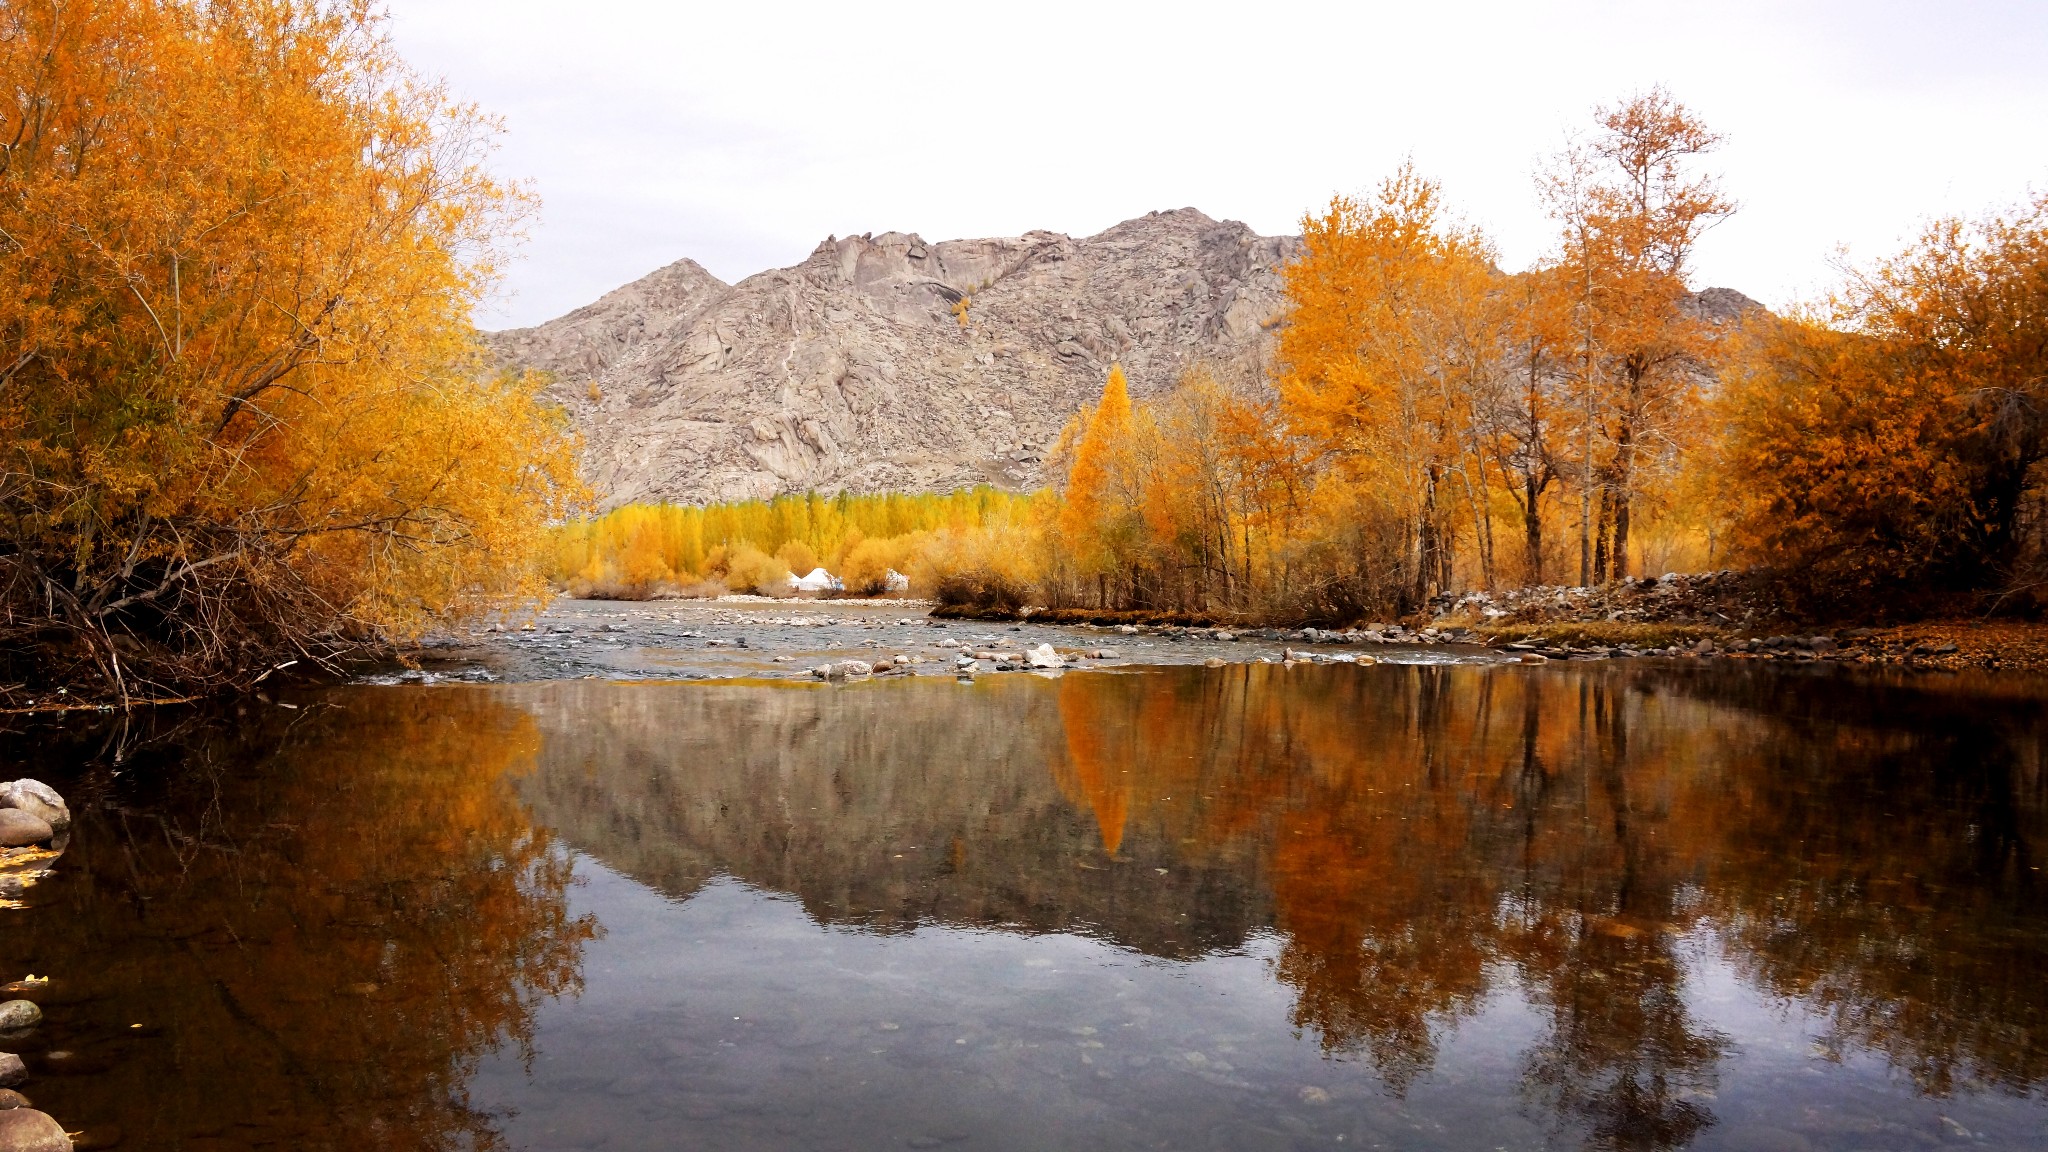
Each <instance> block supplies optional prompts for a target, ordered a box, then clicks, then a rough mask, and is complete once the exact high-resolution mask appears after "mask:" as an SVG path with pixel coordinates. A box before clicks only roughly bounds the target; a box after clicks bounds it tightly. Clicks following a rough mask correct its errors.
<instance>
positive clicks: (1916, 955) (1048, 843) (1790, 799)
mask: <svg viewBox="0 0 2048 1152" xmlns="http://www.w3.org/2000/svg"><path fill="white" fill-rule="evenodd" d="M2037 703H2038V702H2037V701H2035V700H2031V699H2024V698H2023V699H2012V698H2009V696H2008V697H2004V698H2002V697H2001V696H2000V695H1999V694H1998V693H1997V692H1992V693H1988V694H1987V693H1985V692H1983V691H1980V690H1978V689H1977V688H1974V687H1972V686H1969V685H1960V684H1953V683H1943V682H1935V681H1920V682H1915V683H1911V684H1907V683H1903V682H1887V681H1866V682H1856V683H1851V682H1848V681H1846V680H1844V679H1842V678H1823V677H1820V676H1811V677H1801V676H1776V677H1768V678H1763V677H1756V676H1753V675H1743V674H1739V673H1735V672H1730V673H1725V674H1724V673H1721V672H1718V671H1716V670H1711V669H1709V670H1702V669H1697V668H1688V669H1657V668H1649V667H1643V666H1634V667H1609V668H1595V669H1590V670H1582V669H1571V670H1569V671H1563V670H1544V671H1542V672H1540V673H1527V672H1523V671H1521V670H1509V671H1505V672H1503V671H1501V670H1486V669H1470V668H1419V667H1409V668H1390V667H1381V668H1376V669H1369V670H1368V669H1349V668H1331V669H1296V670H1293V671H1291V672H1290V671H1282V670H1280V669H1277V668H1262V667H1256V666H1254V667H1239V668H1234V669H1230V670H1227V671H1226V672H1224V673H1221V674H1218V673H1213V672H1203V671H1201V670H1189V671H1180V672H1166V673H1152V674H1145V675H1090V676H1075V675H1070V676H1067V677H1065V678H1064V679H1062V680H1060V681H1058V682H1057V683H1045V682H1042V681H1035V680H1017V679H1010V680H997V681H993V682H986V683H982V684H977V685H975V686H973V687H971V688H970V687H959V686H954V685H946V684H914V685H875V686H872V687H871V688H867V689H854V690H838V691H807V690H784V691H763V690H759V689H750V688H720V687H696V688H688V689H676V690H661V689H654V688H646V689H641V690H638V691H633V692H624V693H621V692H618V691H616V690H613V689H610V688H606V687H602V686H591V687H571V688H566V689H549V690H546V691H544V692H535V693H532V694H530V696H529V698H528V699H527V704H528V706H529V707H531V708H532V709H533V710H534V711H535V713H536V715H537V716H539V718H540V722H541V726H542V729H543V732H544V733H545V738H544V739H545V743H544V751H543V753H542V755H541V758H540V763H541V770H540V771H539V772H538V773H537V774H536V775H535V776H534V777H533V778H531V779H530V780H527V781H526V782H524V783H523V784H522V787H523V788H524V789H525V794H526V795H527V796H528V798H529V799H530V801H531V802H532V803H533V804H534V807H535V811H536V813H537V815H538V817H539V818H540V819H541V820H542V821H544V822H547V823H550V824H552V825H554V826H556V827H559V828H561V829H562V830H563V831H564V833H565V834H566V835H568V836H569V837H570V838H571V839H572V840H573V841H574V842H576V843H577V844H578V845H579V846H581V847H583V848H585V849H586V850H588V851H590V852H592V853H593V854H595V855H596V856H598V857H599V858H601V859H603V860H605V861H606V862H608V863H609V864H611V865H612V866H614V867H616V868H618V869H620V870H621V871H623V872H625V873H627V874H629V875H634V876H638V877H641V878H643V879H645V880H646V881H648V882H649V883H653V884H655V885H657V886H659V887H661V888H662V889H663V890H664V891H667V892H670V893H671V894H674V895H678V896H686V895H688V894H689V893H690V892H692V891H695V890H696V888H697V886H699V885H702V884H703V883H704V882H706V880H708V879H709V878H711V877H713V876H716V875H732V876H734V877H737V878H739V879H741V880H743V881H745V882H747V883H750V884H753V885H756V886H759V887H761V888H764V889H769V890H775V891H782V892H788V893H791V894H793V895H795V896H796V897H797V898H799V899H800V900H801V901H802V903H803V905H804V907H805V909H806V910H807V911H808V912H809V913H810V914H811V915H812V916H813V917H814V918H816V919H817V920H819V921H820V922H823V923H827V924H846V925H856V926H861V927H864V928H866V929H869V930H873V931H880V932H900V931H906V930H910V929H913V928H915V927H916V926H918V925H921V924H926V923H934V922H936V923H944V924H952V925H991V924H1000V925H1006V926H1009V927H1010V928H1012V929H1014V930H1019V931H1025V932H1045V931H1068V930H1077V929H1079V930H1086V931H1089V932H1092V933H1094V934H1097V935H1099V936H1100V937H1102V938H1104V939H1106V940H1109V941H1112V942H1114V943H1116V944H1118V945H1120V946H1123V947H1127V948H1132V949H1136V950H1138V951H1140V952H1143V953H1147V954H1151V955H1155V956H1160V957H1167V958H1187V957H1191V956H1194V955H1199V954H1203V953H1207V952H1214V951H1217V950H1226V949H1231V948H1236V947H1239V946H1242V945H1244V944H1245V942H1246V941H1247V940H1250V939H1253V938H1254V937H1256V936H1257V935H1258V934H1260V933H1265V932H1270V933H1272V934H1273V935H1274V937H1275V939H1276V940H1277V942H1278V951H1277V955H1275V956H1274V957H1273V959H1272V962H1271V973H1272V976H1273V978H1275V979H1276V980H1278V981H1279V982H1280V983H1281V984H1283V985H1285V986H1286V987H1287V988H1289V989H1290V990H1291V991H1292V995H1293V1008H1292V1021H1293V1023H1294V1025H1295V1026H1296V1027H1297V1028H1298V1029H1299V1030H1300V1031H1301V1032H1302V1033H1303V1034H1304V1035H1305V1036H1306V1037H1310V1038H1312V1039H1313V1040H1314V1041H1315V1042H1316V1043H1317V1044H1318V1045H1320V1047H1321V1048H1322V1050H1323V1051H1324V1052H1325V1053H1326V1054H1327V1055H1328V1056H1330V1057H1333V1058H1337V1059H1359V1060H1363V1061H1365V1062H1368V1063H1369V1064H1370V1066H1371V1067H1372V1068H1373V1069H1374V1070H1375V1072H1376V1073H1377V1075H1378V1077H1379V1078H1380V1080H1381V1081H1382V1082H1383V1084H1384V1085H1385V1087H1386V1088H1387V1089H1388V1090H1390V1091H1391V1092H1393V1093H1394V1094H1396V1095H1397V1096H1398V1095H1399V1094H1401V1093H1403V1092H1405V1091H1407V1090H1408V1088H1409V1086H1410V1085H1412V1084H1413V1083H1414V1082H1415V1081H1416V1080H1417V1078H1418V1077H1422V1076H1425V1075H1427V1074H1429V1073H1430V1072H1431V1071H1432V1069H1433V1068H1434V1067H1435V1066H1436V1063H1437V1060H1438V1049H1439V1046H1440V1045H1441V1043H1442V1042H1443V1041H1444V1038H1445V1037H1446V1036H1448V1035H1450V1034H1452V1033H1453V1032H1454V1031H1455V1030H1456V1029H1457V1027H1458V1025H1459V1024H1460V1022H1461V1021H1463V1020H1466V1019H1468V1018H1469V1017H1471V1016H1473V1015H1474V1014H1476V1013H1478V1012H1480V1011H1481V1010H1482V1008H1483V1007H1484V1006H1485V1005H1487V1004H1488V1003H1489V998H1490V997H1493V996H1495V995H1496V994H1497V993H1498V992H1500V991H1501V990H1503V989H1513V990H1515V991H1516V992H1517V993H1518V994H1519V995H1521V996H1522V997H1524V998H1525V999H1526V1001H1527V1002H1528V1003H1529V1004H1530V1006H1531V1007H1532V1008H1533V1009H1534V1010H1535V1011H1536V1012H1537V1013H1538V1016H1539V1018H1540V1019H1541V1021H1542V1023H1543V1032H1542V1034H1541V1035H1540V1037H1538V1038H1537V1039H1536V1041H1535V1042H1534V1043H1533V1044H1530V1045H1528V1046H1527V1048H1526V1050H1525V1051H1523V1053H1522V1056H1521V1060H1522V1074H1521V1082H1522V1089H1521V1091H1522V1095H1523V1097H1524V1099H1525V1102H1526V1104H1527V1105H1528V1106H1529V1107H1531V1108H1533V1109H1535V1110H1536V1112H1537V1113H1538V1114H1540V1115H1543V1116H1547V1117H1549V1125H1550V1127H1551V1129H1552V1136H1553V1138H1555V1139H1559V1140H1562V1141H1564V1142H1566V1143H1572V1142H1578V1141H1583V1142H1584V1143H1586V1144H1588V1145H1589V1146H1593V1147H1600V1148H1616V1149H1624V1148H1625V1149H1635V1148H1675V1147H1680V1146H1683V1145H1686V1144H1688V1143H1692V1142H1695V1141H1698V1140H1700V1139H1702V1138H1703V1134H1705V1133H1706V1132H1708V1130H1709V1129H1710V1128H1711V1126H1712V1125H1714V1124H1715V1122H1716V1114H1715V1111H1714V1106H1713V1101H1714V1099H1715V1097H1716V1094H1717V1088H1718V1086H1719V1082H1720V1077H1721V1074H1722V1071H1723V1069H1724V1068H1726V1067H1728V1066H1729V1064H1730V1061H1733V1060H1739V1059H1740V1058H1741V1053H1740V1052H1739V1050H1738V1048H1737V1046H1736V1045H1734V1044H1733V1043H1732V1042H1731V1040H1730V1039H1729V1037H1728V1036H1727V1035H1726V1034H1724V1032H1723V1031H1721V1030H1720V1029H1718V1028H1717V1027H1716V1026H1715V1025H1714V1024H1712V1023H1711V1022H1709V1021H1708V1020H1706V1019H1703V1018H1702V1017H1701V1015H1700V1013H1699V1012H1698V1010H1697V1008H1696V1006H1695V1000H1696V998H1697V997H1696V994H1695V990H1694V989H1691V988H1689V986H1688V981H1689V978H1690V977H1691V975H1692V974H1693V973H1694V972H1695V971H1696V970H1697V969H1698V967H1699V964H1698V958H1697V957H1696V956H1694V955H1693V953H1694V952H1696V951H1697V950H1698V949H1699V948H1700V947H1701V946H1702V942H1703V941H1711V942H1713V944H1714V946H1715V947H1716V948H1717V949H1718V950H1719V951H1720V953H1721V954H1722V955H1723V956H1724V957H1725V958H1726V959H1727V960H1729V961H1731V962H1732V963H1733V964H1734V966H1735V968H1736V969H1737V970H1738V971H1739V972H1740V973H1741V974H1742V975H1743V976H1744V977H1745V978H1746V979H1748V980H1750V981H1752V982H1754V983H1755V984H1756V985H1758V986H1760V987H1761V988H1762V989H1765V990H1767V991H1768V992H1769V993H1770V994H1772V995H1775V996H1780V997H1784V998H1786V999H1796V1000H1798V1001H1801V1002H1804V1003H1805V1004H1806V1005H1807V1006H1808V1008H1809V1010H1813V1011H1818V1012H1820V1013H1823V1014H1824V1015H1825V1017H1826V1019H1827V1020H1828V1021H1829V1022H1830V1025H1829V1028H1828V1031H1827V1033H1826V1035H1825V1036H1823V1037H1822V1038H1821V1039H1822V1041H1823V1043H1824V1044H1825V1045H1827V1046H1828V1047H1829V1051H1830V1054H1831V1055H1832V1056H1833V1057H1834V1058H1837V1059H1839V1058H1840V1057H1841V1054H1842V1053H1843V1052H1847V1051H1851V1050H1855V1051H1863V1052H1873V1053H1877V1054H1881V1055H1882V1056H1883V1058H1884V1059H1886V1060H1888V1061H1890V1062H1891V1064H1892V1065H1893V1066H1894V1067H1895V1068H1897V1069H1898V1070H1901V1071H1903V1072H1905V1073H1907V1074H1908V1075H1909V1076H1910V1077H1911V1079H1912V1081H1913V1082H1914V1083H1915V1084H1916V1085H1917V1086H1918V1088H1919V1090H1920V1091H1922V1092H1925V1093H1931V1094H1936V1095H1945V1094H1948V1093H1952V1092H1955V1091H1957V1090H1958V1089H1962V1088H1970V1089H1980V1088H1988V1089H1996V1090H2001V1091H2006V1092H2017V1093H2022V1094H2025V1093H2031V1092H2034V1091H2036V1090H2038V1089H2039V1088H2041V1087H2043V1086H2044V1085H2048V1065H2044V1057H2048V1030H2044V1029H2043V1027H2042V1015H2043V1009H2044V1005H2048V984H2044V982H2043V981H2042V980H2041V978H2040V974H2041V973H2042V972H2044V971H2048V936H2044V928H2048V922H2044V916H2043V912H2042V909H2041V907H2040V903H2039V899H2038V898H2039V895H2040V879H2039V877H2040V874H2039V872H2038V871H2037V870H2036V867H2035V865H2034V864H2033V862H2032V861H2033V860H2034V859H2036V858H2037V857H2036V856H2035V855H2034V853H2035V852H2037V850H2038V849H2037V846H2038V845H2039V843H2040V841H2041V836H2042V833H2043V831H2044V827H2043V825H2044V813H2048V798H2044V794H2043V787H2044V784H2043V772H2042V766H2043V748H2044V734H2048V726H2044V724H2043V722H2042V721H2041V720H2040V719H2039V713H2038V710H2037Z"/></svg>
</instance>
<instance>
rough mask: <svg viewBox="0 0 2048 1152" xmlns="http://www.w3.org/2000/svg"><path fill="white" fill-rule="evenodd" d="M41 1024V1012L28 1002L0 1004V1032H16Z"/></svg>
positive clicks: (14, 1001) (15, 1001)
mask: <svg viewBox="0 0 2048 1152" xmlns="http://www.w3.org/2000/svg"><path fill="white" fill-rule="evenodd" d="M42 1022H43V1010H42V1009H41V1008H38V1007H36V1006H35V1003H34V1002H33V1001H30V1000H9V1001H7V1002H6V1003H4V1004H0V1032H16V1031H19V1030H21V1029H23V1028H33V1027H35V1026H36V1025H38V1024H41V1023H42Z"/></svg>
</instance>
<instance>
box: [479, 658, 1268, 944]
mask: <svg viewBox="0 0 2048 1152" xmlns="http://www.w3.org/2000/svg"><path fill="white" fill-rule="evenodd" d="M1049 687H1051V686H1050V685H1048V684H1046V683H1045V682H1044V681H1041V680H1037V679H1035V678H1001V679H991V680H984V681H981V682H979V683H976V684H975V685H973V686H971V687H969V686H962V685H957V684H954V683H951V682H947V681H933V680H919V681H913V682H898V683H892V684H872V685H866V686H857V687H853V688H849V689H825V688H822V687H821V688H809V687H781V688H765V687H721V686H716V685H646V686H635V687H631V688H621V687H618V686H612V685H603V684H577V683H570V684H565V685H551V686H547V687H545V688H540V689H534V690H531V691H529V692H528V698H529V703H528V706H529V707H530V708H531V709H532V710H533V712H534V714H535V715H536V716H537V718H538V719H539V722H540V726H541V730H542V732H543V735H544V739H543V744H542V751H541V755H540V757H539V764H540V768H539V770H538V771H537V772H536V773H534V774H533V775H532V776H531V777H529V778H526V779H523V780H522V781H521V782H520V785H519V787H520V789H521V793H522V795H524V796H525V798H526V799H527V801H528V802H529V803H530V804H531V805H532V806H533V809H534V814H535V818H536V819H537V820H538V821H539V822H541V823H543V824H546V825H548V826H549V827H551V828H554V829H555V830H557V831H558V832H560V833H561V834H562V835H563V836H565V837H566V838H567V839H568V840H569V841H570V842H572V843H574V844H576V845H578V846H579V847H581V848H583V849H584V850H585V851H588V852H590V853H591V854H592V855H594V856H596V857H598V858H599V859H601V860H603V861H604V862H605V863H606V864H607V865H609V866H611V867H613V868H614V869H616V870H618V871H620V872H623V873H625V874H627V875H630V876H634V877H636V878H638V879H640V880H642V881H644V882H646V883H648V884H650V885H652V886H654V887H655V888H657V889H659V890H661V891H662V892H664V893H666V894H668V895H671V896H678V897H681V896H688V895H690V894H691V893H693V892H695V891H696V890H697V888H698V887H699V886H700V885H701V884H703V883H704V882H705V881H706V880H708V879H710V878H711V877H712V876H713V875H716V874H720V873H725V874H730V875H732V876H735V877H737V878H739V879H742V880H745V881H747V882H748V883H751V884H755V885H758V886H760V887H764V888H772V889H777V890H780V891H784V892H788V893H791V894H792V895H795V896H797V897H798V898H799V899H801V900H802V901H803V903H804V906H805V908H806V909H807V910H808V911H809V912H810V913H811V915H812V916H814V917H816V918H817V919H818V920H820V921H823V922H827V923H851V924H857V925H861V926H865V927H868V928H871V929H875V930H880V931H894V930H902V929H909V928H913V927H915V926H916V925H917V924H919V923H921V922H924V921H927V920H939V921H944V922H947V923H953V924H963V925H1014V926H1017V927H1021V928H1024V929H1026V930H1030V931H1066V930H1093V931H1098V932H1100V933H1101V934H1103V935H1106V936H1108V937H1109V938H1111V939H1113V940H1115V941H1117V942H1118V943H1122V944H1125V945H1127V946H1129V947H1132V948H1136V949H1139V950H1141V951H1145V952H1149V953H1153V954H1155V955H1161V956H1189V955H1197V954H1200V953H1202V952H1205V951H1208V950H1210V949H1213V948H1218V947H1231V946H1235V945H1236V944H1238V943H1240V942H1242V941H1243V939H1244V937H1245V935H1246V934H1247V933H1248V932H1249V931H1251V930H1252V929H1254V928H1257V927H1259V926H1262V925H1264V924H1266V923H1267V922H1269V920H1270V914H1269V913H1268V911H1267V910H1266V906H1265V903H1264V900H1263V897H1262V896H1261V895H1260V894H1261V893H1262V892H1263V891H1264V887H1263V886H1262V885H1260V884H1258V883H1256V880H1257V875H1258V874H1257V870H1256V861H1255V860H1254V859H1251V858H1248V857H1247V858H1240V857H1237V856H1234V855H1224V856H1219V857H1215V858H1204V857H1196V858H1192V859H1183V854H1182V852H1181V846H1180V845H1178V844H1175V843H1173V842H1171V840H1170V839H1169V836H1170V833H1171V831H1172V830H1171V829H1169V828H1167V827H1165V826H1163V825H1161V824H1158V823H1152V824H1147V825H1141V826H1134V827H1133V828H1132V829H1131V830H1130V832H1129V833H1128V834H1118V833H1107V835H1109V836H1110V837H1111V839H1112V842H1113V843H1114V850H1113V851H1110V852H1105V851H1104V847H1103V845H1104V837H1105V835H1106V832H1105V829H1104V828H1103V827H1101V826H1099V825H1098V824H1097V822H1096V820H1095V818H1094V815H1093V813H1092V812H1091V811H1090V810H1089V808H1088V807H1087V804H1086V802H1085V801H1082V802H1081V803H1076V802H1075V801H1076V799H1079V798H1078V797H1072V796H1070V794H1069V793H1068V792H1063V791H1062V786H1061V785H1062V781H1063V780H1064V779H1065V778H1066V776H1065V773H1064V772H1063V768H1062V766H1063V764H1064V763H1065V761H1064V758H1063V757H1064V752H1063V749H1062V745H1061V742H1060V731H1061V726H1060V721H1059V705H1058V703H1057V700H1056V697H1055V695H1054V694H1053V693H1051V692H1048V691H1046V690H1045V689H1047V688H1049ZM1160 795H1162V796H1164V795H1169V793H1160ZM1161 868H1164V869H1165V871H1164V872H1163V873H1162V872H1161V871H1160V869H1161Z"/></svg>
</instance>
